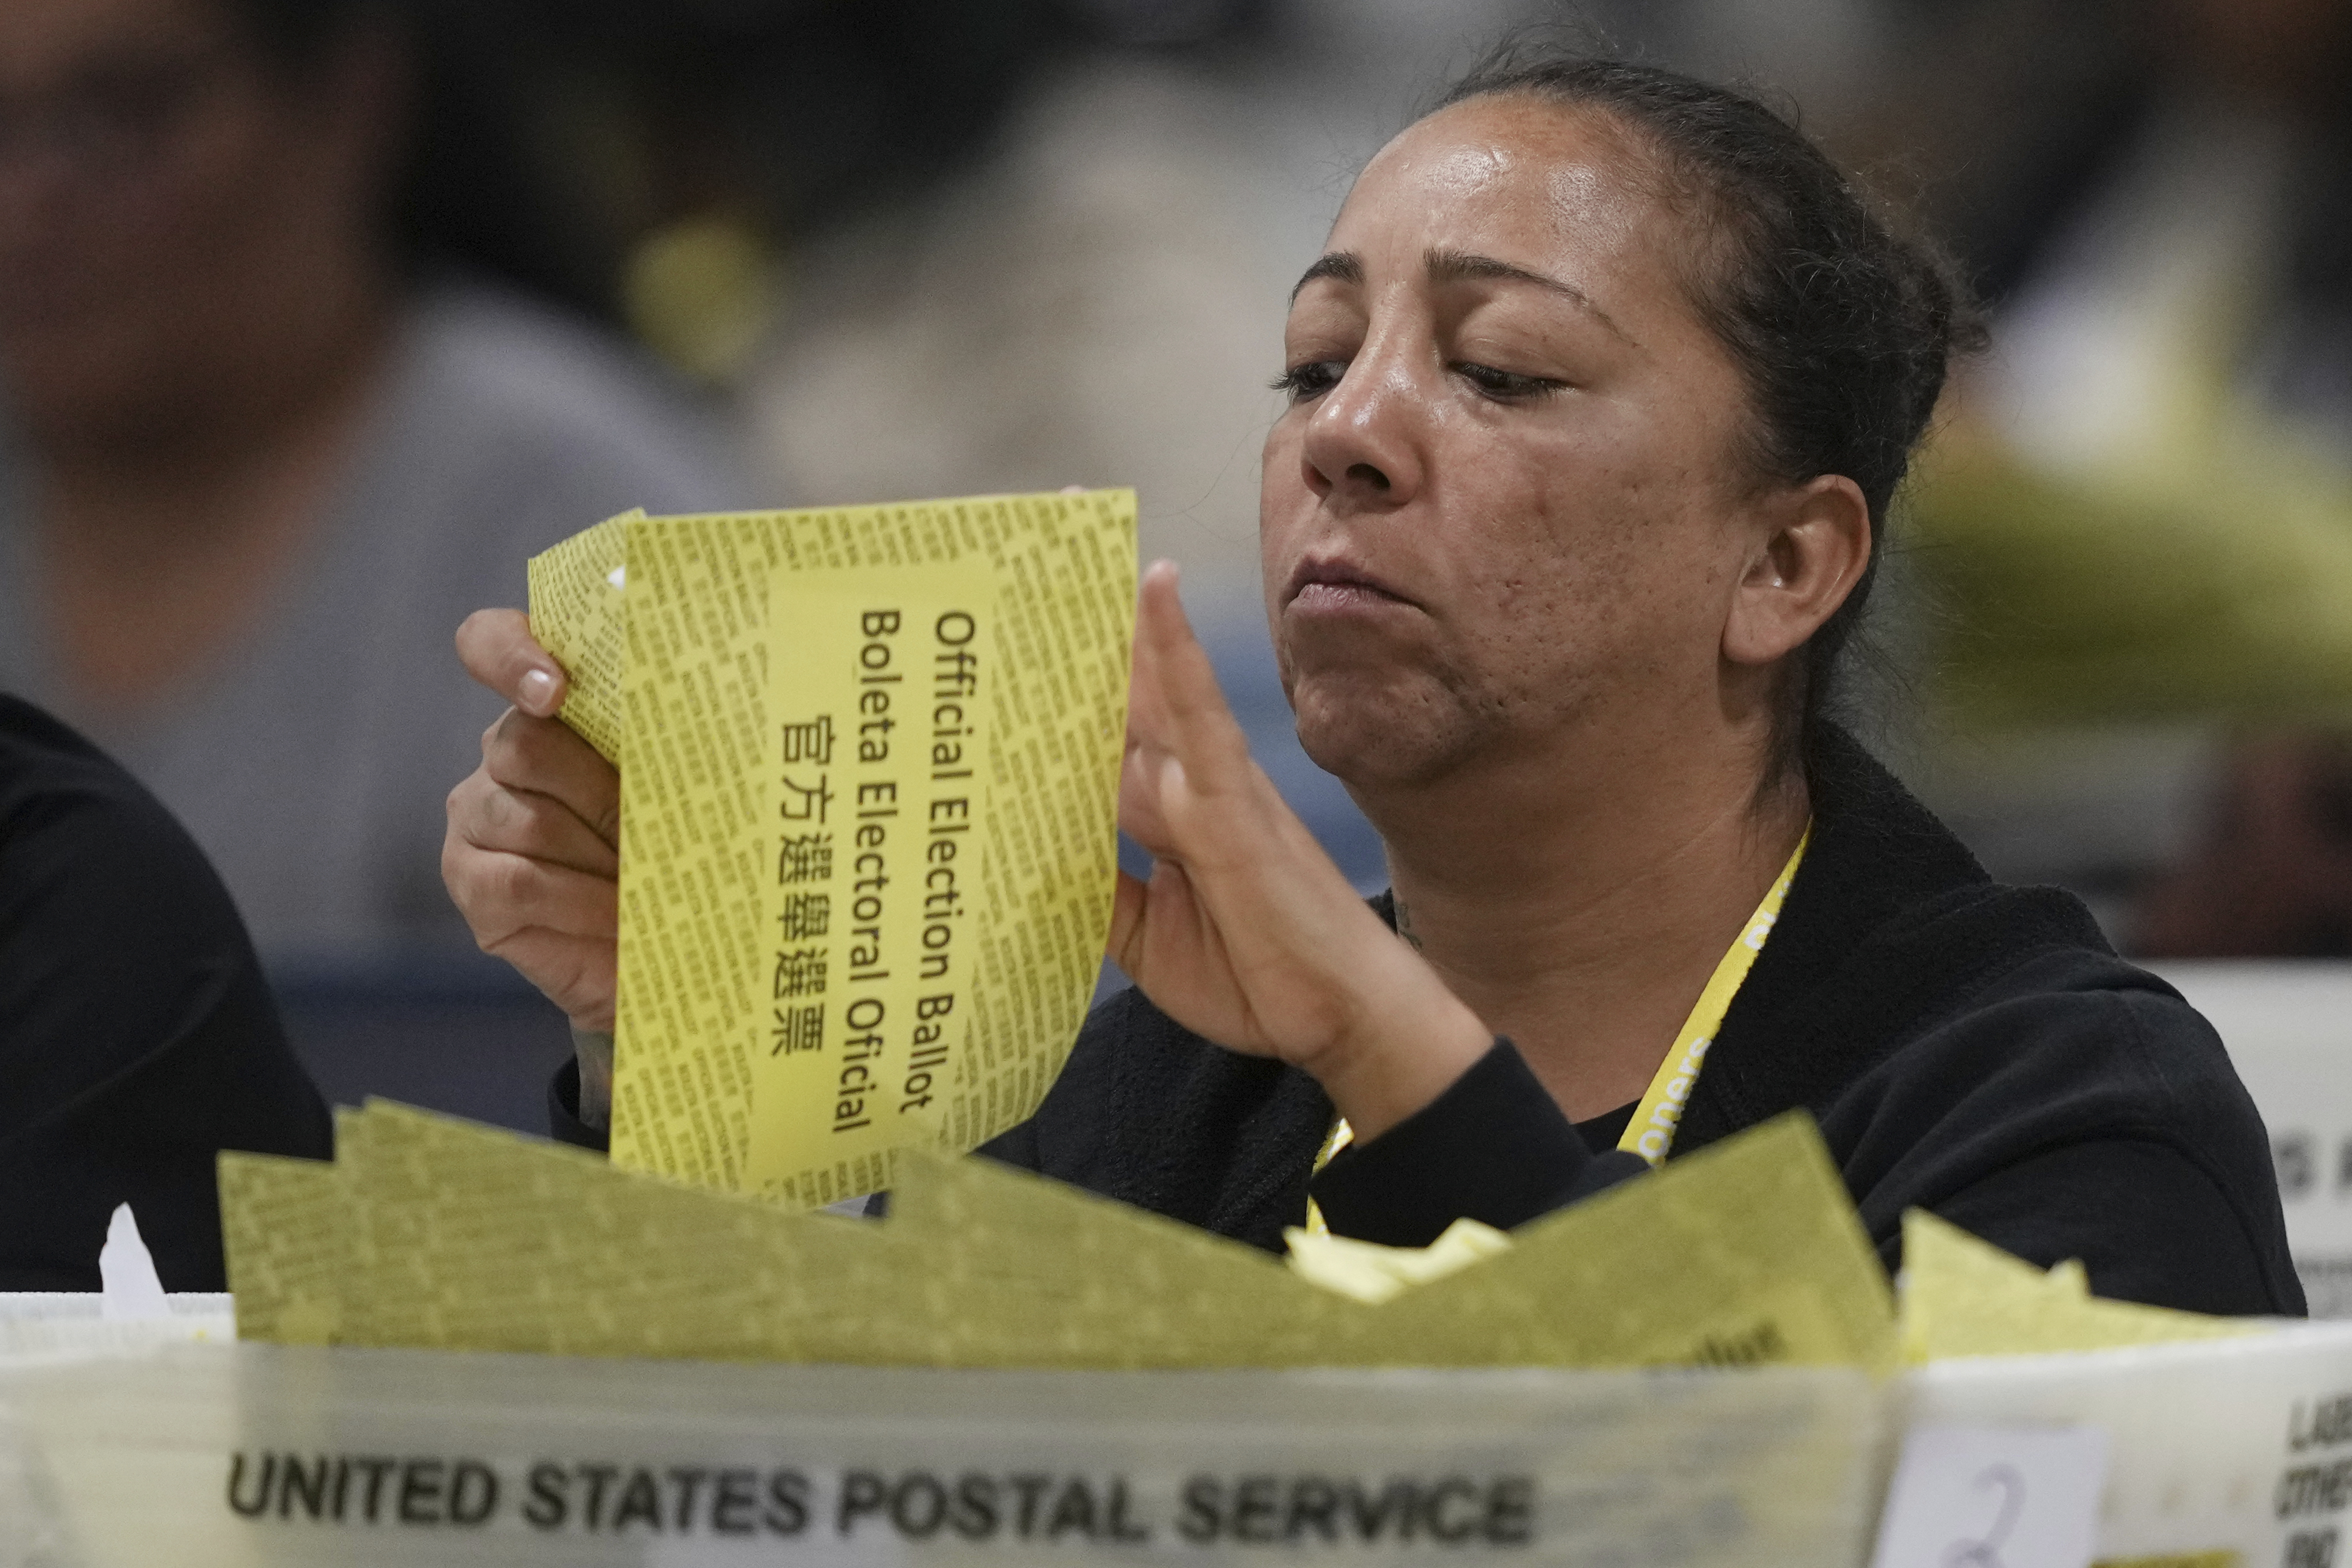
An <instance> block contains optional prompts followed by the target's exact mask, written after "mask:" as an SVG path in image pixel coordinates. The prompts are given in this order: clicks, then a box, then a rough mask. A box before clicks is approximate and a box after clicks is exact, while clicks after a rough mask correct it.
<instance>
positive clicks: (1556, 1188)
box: [983, 732, 2304, 1315]
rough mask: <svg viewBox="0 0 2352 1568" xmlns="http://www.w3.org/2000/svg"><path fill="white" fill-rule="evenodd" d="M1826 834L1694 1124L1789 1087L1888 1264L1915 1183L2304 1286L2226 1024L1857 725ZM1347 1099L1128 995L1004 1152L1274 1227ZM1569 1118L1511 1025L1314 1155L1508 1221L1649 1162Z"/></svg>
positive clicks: (2086, 1257) (1104, 1011) (1939, 1206)
mask: <svg viewBox="0 0 2352 1568" xmlns="http://www.w3.org/2000/svg"><path fill="white" fill-rule="evenodd" d="M1808 771H1809V775H1810V777H1811V784H1812V789H1813V807H1814V826H1813V840H1812V844H1811V848H1810V849H1809V850H1808V851H1807V852H1806V855H1805V859H1804V862H1803V863H1802V865H1801V867H1800V868H1799V870H1798V873H1797V879H1796V882H1795V883H1794V885H1793V886H1792V887H1791V888H1790V892H1789V897H1788V902H1787V904H1786V905H1785V906H1784V907H1783V910H1782V913H1781V916H1780V923H1779V924H1778V925H1776V926H1775V927H1774V928H1773V932H1772V936H1771V939H1770V940H1769V942H1768V943H1767V944H1766V945H1765V947H1764V951H1763V953H1762V955H1761V956H1759V958H1758V959H1757V962H1756V966H1755V967H1754V968H1753V969H1752V970H1751V971H1750V972H1749V974H1748V980H1747V983H1746V984H1745V985H1743V986H1742V987H1741V988H1740V990H1739V993H1738V998H1736V999H1735V1000H1734V1001H1733V1003H1732V1006H1731V1009H1730V1011H1729V1013H1728V1014H1727V1016H1726V1018H1725V1019H1724V1024H1723V1030H1722V1032H1721V1033H1720V1035H1719V1036H1718V1037H1717V1040H1716V1042H1715V1044H1714V1045H1713V1047H1712V1048H1711V1049H1710V1050H1709V1051H1708V1054H1707V1058H1706V1067H1705V1070H1704V1071H1702V1072H1701V1073H1700V1075H1699V1080H1698V1083H1697V1086H1696V1090H1695V1092H1693V1095H1692V1098H1691V1101H1690V1103H1689V1105H1688V1107H1687V1108H1686V1110H1685V1114H1684V1118H1683V1123H1682V1129H1681V1132H1680V1134H1678V1135H1677V1137H1676V1138H1675V1145H1674V1150H1673V1155H1674V1157H1680V1156H1682V1155H1687V1154H1690V1153H1692V1152H1693V1151H1695V1150H1697V1149H1703V1148H1705V1147H1706V1145H1709V1144H1711V1143H1714V1142H1716V1141H1717V1139H1720V1138H1725V1137H1728V1136H1730V1135H1731V1134H1734V1133H1737V1132H1738V1131H1739V1130H1740V1129H1742V1128H1744V1127H1750V1126H1753V1125H1755V1124H1757V1123H1759V1122H1761V1121H1764V1120H1765V1119H1767V1118H1768V1117H1770V1116H1773V1115H1776V1114H1778V1113H1781V1112H1783V1111H1788V1110H1791V1109H1797V1108H1801V1109H1804V1110H1807V1111H1810V1112H1811V1113H1812V1114H1813V1117H1814V1119H1815V1120H1816V1121H1817V1122H1819V1123H1820V1124H1821V1129H1822V1135H1823V1136H1824V1137H1825V1138H1826V1139H1827V1141H1828V1143H1829V1146H1830V1150H1831V1153H1832V1155H1833V1156H1834V1157H1835V1159H1836V1160H1837V1163H1838V1166H1839V1167H1840V1169H1841V1170H1843V1173H1844V1175H1845V1179H1846V1185H1847V1186H1848V1187H1849V1188H1850V1189H1851V1190H1852V1192H1853V1198H1854V1201H1855V1203H1856V1204H1857V1205H1859V1206H1860V1207H1861V1210H1862V1218H1863V1221H1864V1225H1865V1226H1867V1227H1868V1228H1869V1231H1870V1234H1871V1237H1872V1238H1873V1239H1874V1241H1875V1242H1876V1243H1877V1246H1878V1249H1879V1253H1880V1256H1881V1257H1882V1258H1883V1259H1884V1260H1885V1263H1886V1265H1887V1267H1888V1269H1889V1270H1893V1269H1894V1268H1895V1266H1896V1265H1897V1264H1898V1262H1899V1261H1900V1249H1901V1230H1902V1218H1903V1211H1904V1210H1905V1209H1906V1208H1910V1207H1915V1206H1916V1207H1923V1208H1927V1209H1931V1210H1933V1211H1934V1212H1936V1213H1937V1214H1939V1215H1942V1216H1943V1217H1944V1218H1947V1219H1949V1220H1951V1221H1952V1222H1953V1223H1955V1224H1957V1225H1958V1226H1960V1227H1962V1228H1965V1229H1968V1230H1970V1231H1973V1232H1974V1233H1975V1234H1977V1235H1979V1236H1981V1237H1983V1238H1984V1239H1986V1240H1988V1241H1990V1242H1993V1243H1994V1244H1995V1245H1997V1246H2000V1247H2002V1248H2005V1249H2008V1250H2009V1251H2011V1252H2013V1253H2016V1254H2017V1255H2018V1256H2020V1257H2022V1258H2026V1259H2030V1260H2032V1261H2034V1262H2036V1263H2041V1264H2049V1263H2054V1262H2056V1261H2058V1260H2061V1259H2065V1258H2079V1259H2081V1260H2083V1262H2084V1265H2085V1266H2086V1267H2087V1268H2088V1270H2089V1272H2090V1277H2091V1284H2092V1288H2093V1289H2094V1290H2095V1291H2097V1292H2098V1293H2099V1294H2101V1295H2105V1296H2111V1297H2116V1298H2118V1299H2121V1300H2126V1301H2147V1302H2151V1303H2155V1304H2158V1305H2163V1306H2171V1307H2180V1308H2185V1309H2189V1310H2192V1311H2197V1312H2231V1313H2255V1312H2276V1313H2294V1314H2298V1315H2299V1314H2300V1313H2301V1312H2303V1310H2304V1302H2303V1291H2302V1289H2301V1287H2300V1286H2299V1285H2298V1284H2297V1282H2296V1280H2295V1275H2294V1266H2293V1264H2292V1262H2291V1261H2290V1260H2289V1258H2288V1255H2287V1247H2286V1234H2285V1228H2284V1222H2283V1221H2282V1219H2281V1218H2280V1213H2279V1200H2278V1190H2277V1187H2276V1185H2275V1183H2274V1180H2273V1175H2272V1169H2271V1161H2270V1152H2269V1145H2268V1140H2267V1138H2266V1137H2265V1135H2264V1133H2263V1124H2262V1120H2261V1118H2260V1117H2259V1116H2258V1115H2257V1114H2256V1113H2255V1111H2254V1107H2253V1103H2252V1101H2251V1100H2249V1099H2248V1098H2247V1096H2246V1092H2245V1090H2244V1089H2243V1088H2242V1086H2241V1085H2240V1084H2239V1082H2238V1078H2237V1074H2236V1073H2235V1072H2234V1071H2232V1070H2231V1066H2230V1062H2229V1059H2228V1057H2227V1056H2226V1055H2224V1054H2223V1052H2222V1049H2221V1040H2219V1039H2218V1038H2217V1037H2216V1036H2215V1035H2214V1033H2213V1030H2212V1028H2211V1027H2210V1025H2208V1024H2207V1023H2206V1022H2205V1020H2204V1019H2202V1018H2200V1016H2198V1014H2197V1013H2196V1012H2195V1011H2194V1010H2193V1009H2190V1008H2189V1004H2188V1003H2186V1002H2184V1001H2183V1000H2181V998H2180V997H2179V994H2178V993H2176V992H2175V991H2173V990H2172V989H2171V988H2169V987H2168V986H2166V985H2165V984H2164V983H2163V982H2161V981H2160V980H2158V979H2156V978H2155V977H2152V976H2149V975H2147V974H2144V973H2142V972H2141V971H2139V970H2137V969H2135V968H2133V967H2131V966H2130V965H2128V964H2126V963H2124V962H2123V961H2122V960H2121V959H2119V958H2117V957H2116V956H2115V953H2114V951H2113V950H2112V949H2111V948H2110V947H2109V946H2107V944H2106V942H2105V940H2104V939H2103V938H2102V937H2101V936H2100V935H2099V931H2098V928H2097V926H2096V925H2094V924H2093V922H2092V920H2091V917H2090V915H2089V913H2088V912H2087V911H2085V910H2084V907H2083V906H2082V904H2080V903H2079V902H2078V901H2076V900H2075V899H2074V897H2073V896H2071V895H2070V894H2065V893H2063V892H2060V891H2058V890H2056V889H2053V888H2011V887H2003V886H2000V885H1998V884H1996V883H1993V882H1991V881H1990V879H1989V878H1987V876H1986V875H1985V873H1984V871H1983V869H1982V868H1981V867H1979V865H1978V864H1977V862H1976V861H1975V859H1974V858H1973V857H1972V856H1970V855H1969V852H1968V851H1967V850H1966V849H1964V848H1962V847H1961V845H1960V844H1959V842H1958V841H1957V840H1955V839H1954V838H1953V837H1952V836H1951V835H1950V834H1949V833H1948V831H1945V829H1944V828H1943V826H1942V825H1941V824H1940V823H1938V822H1937V821H1936V820H1935V818H1934V817H1932V816H1930V815H1929V814H1928V813H1927V810H1925V809H1924V808H1923V807H1921V806H1920V805H1919V803H1918V802H1917V801H1916V800H1913V799H1912V798H1911V796H1910V795H1909V794H1908V793H1907V792H1906V790H1905V789H1903V787H1902V785H1900V784H1899V783H1897V782H1896V781H1895V779H1894V778H1893V776H1892V775H1890V774H1888V773H1887V772H1886V770H1885V768H1881V767H1880V766H1879V765H1878V764H1877V762H1875V761H1874V760H1873V759H1872V758H1870V757H1869V756H1868V755H1867V754H1866V753H1865V752H1864V750H1863V749H1862V748H1861V747H1859V746H1857V745H1856V744H1855V743H1854V742H1853V741H1852V740H1851V739H1848V738H1846V737H1843V736H1842V735H1839V734H1836V733H1834V732H1831V733H1829V734H1827V735H1825V736H1824V737H1822V740H1821V742H1820V744H1819V745H1818V746H1817V747H1815V756H1814V758H1813V761H1812V765H1811V768H1809V769H1808ZM1331 1119H1332V1110H1331V1104H1330V1102H1329V1101H1328V1100H1327V1099H1326V1098H1325V1097H1324V1095H1323V1092H1322V1090H1321V1089H1320V1088H1319V1087H1318V1085H1317V1084H1316V1083H1315V1082H1314V1081H1313V1080H1312V1079H1310V1078H1308V1077H1307V1076H1306V1075H1305V1074H1304V1073H1301V1072H1298V1071H1294V1070H1292V1069H1289V1068H1286V1067H1284V1066H1281V1065H1279V1064H1278V1063H1276V1062H1272V1061H1265V1060H1263V1059H1260V1058H1255V1057H1246V1056H1240V1055H1236V1054H1234V1052H1232V1051H1224V1050H1222V1049H1220V1048H1219V1047H1217V1046H1214V1045H1212V1044H1210V1043H1208V1042H1207V1041H1205V1040H1202V1039H1200V1038H1199V1037H1198V1036H1196V1035H1193V1034H1191V1033H1189V1032H1188V1031H1186V1030H1184V1029H1183V1028H1181V1026H1179V1025H1178V1024H1176V1023H1175V1022H1174V1021H1172V1020H1171V1019H1169V1018H1168V1017H1167V1015H1166V1014H1164V1013H1162V1012H1160V1010H1159V1009H1157V1008H1155V1007H1153V1006H1152V1005H1151V1003H1150V1001H1149V1000H1148V999H1146V998H1144V997H1143V995H1142V994H1141V993H1140V992H1139V991H1133V990H1129V991H1126V992H1123V993H1121V994H1119V995H1118V996H1116V997H1113V998H1110V999H1108V1000H1107V1001H1105V1002H1104V1003H1103V1004H1102V1005H1101V1006H1099V1007H1098V1008H1097V1009H1095V1012H1094V1014H1093V1016H1092V1017H1091V1018H1089V1019H1087V1025H1086V1029H1085V1030H1084V1032H1083V1033H1081V1034H1080V1036H1079V1038H1078V1043H1077V1047H1076V1051H1074V1052H1073V1053H1072V1055H1071V1057H1070V1061H1069V1065H1068V1066H1067V1067H1066V1069H1064V1071H1063V1072H1062V1075H1061V1078H1060V1079H1059V1080H1058V1081H1057V1082H1055V1085H1054V1087H1053V1089H1052V1091H1051V1092H1049V1093H1048V1094H1047V1095H1046V1097H1045V1103H1043V1104H1042V1105H1040V1106H1039V1107H1038V1110H1037V1113H1036V1114H1035V1115H1034V1116H1033V1117H1032V1118H1030V1120H1028V1121H1027V1122H1025V1123H1024V1124H1021V1125H1020V1126H1018V1127H1015V1128H1013V1130H1012V1131H1011V1132H1009V1133H1007V1134H1004V1135H1003V1137H1001V1138H999V1139H997V1140H996V1141H995V1142H993V1143H992V1144H990V1145H987V1147H986V1148H985V1150H984V1151H983V1152H984V1153H987V1154H989V1155H994V1156H995V1157H997V1158H999V1159H1002V1160H1004V1161H1006V1162H1008V1163H1010V1164H1013V1165H1016V1166H1023V1167H1025V1168H1027V1169H1030V1170H1034V1171H1039V1172H1042V1173H1043V1174H1045V1175H1046V1176H1056V1177H1059V1178H1061V1179H1062V1180H1065V1181H1068V1182H1072V1183H1075V1184H1076V1185H1077V1186H1084V1187H1087V1188H1090V1189H1092V1190H1094V1191H1096V1192H1099V1193H1103V1194H1106V1195H1108V1196H1109V1197H1116V1198H1119V1199H1122V1200H1123V1201H1125V1202H1128V1203H1132V1204H1136V1205H1138V1206H1139V1207H1144V1208H1149V1209H1152V1210H1155V1211H1156V1212H1159V1213H1161V1214H1165V1215H1170V1216H1172V1217H1173V1218H1178V1219H1182V1220H1187V1221H1189V1222H1191V1223H1192V1224H1194V1225H1198V1226H1202V1227H1204V1228H1208V1229H1211V1230H1214V1231H1218V1232H1221V1233H1223V1234H1224V1235H1228V1236H1233V1237H1237V1238H1239V1239H1242V1240H1244V1241H1248V1242H1251V1243H1254V1244H1255V1245H1257V1246H1260V1247H1265V1248H1269V1249H1278V1248H1279V1247H1280V1246H1281V1244H1282V1243H1281V1234H1282V1229H1283V1227H1285V1226H1286V1225H1295V1224H1297V1222H1298V1220H1299V1218H1300V1216H1301V1214H1302V1212H1303V1210H1304V1209H1305V1207H1306V1202H1307V1190H1308V1182H1307V1174H1308V1170H1309V1167H1310V1166H1311V1165H1312V1164H1313V1161H1314V1157H1315V1154H1316V1151H1317V1148H1318V1145H1319V1144H1320V1141H1321V1139H1322V1138H1323V1136H1324V1135H1325V1134H1326V1132H1327V1131H1328V1128H1329V1126H1330V1124H1331ZM1622 1120H1623V1118H1622V1114H1621V1115H1620V1116H1619V1117H1617V1118H1614V1119H1613V1124H1612V1126H1611V1127H1608V1128H1598V1127H1596V1125H1595V1124H1587V1125H1586V1128H1585V1130H1584V1135H1583V1136H1580V1135H1579V1132H1578V1129H1576V1128H1575V1127H1573V1126H1571V1125H1570V1123H1569V1122H1568V1120H1567V1118H1566V1117H1565V1116H1564V1115H1562V1114H1561V1113H1560V1112H1559V1108H1558V1107H1557V1105H1556V1104H1555V1103H1553V1101H1552V1100H1551V1099H1550V1097H1549V1095H1548V1094H1546V1093H1545V1092H1543V1089H1542V1087H1541V1086H1540V1084H1538V1082H1537V1081H1536V1080H1535V1078H1534V1076H1533V1074H1532V1073H1530V1072H1529V1071H1528V1069H1527V1068H1526V1066H1525V1064H1524V1063H1523V1062H1521V1061H1519V1059H1518V1056H1517V1051H1514V1050H1512V1048H1511V1047H1510V1045H1509V1043H1508V1042H1507V1041H1498V1042H1497V1043H1496V1049H1495V1051H1493V1052H1492V1053H1490V1054H1489V1055H1488V1057H1487V1058H1486V1060H1485V1061H1482V1062H1480V1063H1479V1064H1478V1065H1477V1066H1476V1067H1475V1068H1474V1069H1472V1071H1470V1072H1469V1073H1467V1074H1465V1076H1464V1078H1463V1079H1462V1080H1461V1081H1460V1082H1457V1083H1456V1084H1455V1085H1454V1088H1453V1089H1451V1090H1449V1091H1448V1092H1446V1093H1445V1094H1444V1096H1442V1097H1441V1098H1440V1099H1439V1100H1438V1101H1437V1102H1436V1103H1434V1104H1433V1105H1431V1106H1429V1107H1428V1108H1427V1109H1425V1110H1423V1112H1421V1113H1419V1114H1418V1115H1416V1116H1414V1117H1412V1119H1410V1120H1408V1121H1407V1122H1405V1123H1403V1124H1401V1125H1399V1126H1398V1127H1395V1128H1393V1129H1391V1131H1390V1132H1388V1133H1387V1134H1384V1135H1382V1136H1381V1137H1380V1138H1378V1139H1375V1140H1373V1141H1372V1142H1371V1143H1370V1144H1367V1145H1360V1146H1359V1147H1357V1148H1353V1149H1349V1150H1347V1151H1343V1152H1342V1153H1341V1154H1340V1155H1339V1157H1337V1158H1335V1159H1334V1160H1333V1161H1332V1162H1331V1163H1330V1164H1329V1165H1328V1166H1327V1167H1325V1169H1324V1171H1323V1173H1322V1174H1321V1175H1320V1176H1318V1177H1317V1178H1316V1181H1315V1184H1314V1191H1315V1196H1316V1198H1317V1200H1318V1202H1319V1203H1320V1204H1321V1206H1322V1207H1323V1209H1324V1211H1325V1213H1326V1214H1327V1215H1328V1217H1329V1218H1330V1219H1331V1223H1332V1226H1333V1228H1335V1229H1337V1230H1339V1231H1340V1232H1342V1233H1343V1234H1347V1235H1353V1236H1359V1237H1362V1238H1364V1239H1370V1240H1387V1241H1391V1242H1396V1243H1400V1244H1419V1243H1424V1242H1427V1241H1429V1240H1431V1239H1433V1238H1434V1236H1435V1234H1436V1232H1437V1230H1439V1229H1442V1228H1444V1224H1445V1223H1446V1222H1447V1221H1449V1220H1451V1219H1452V1218H1454V1216H1456V1215H1468V1216H1471V1217H1473V1218H1479V1219H1484V1220H1486V1221H1488V1222H1490V1223H1492V1224H1496V1225H1498V1226H1503V1227H1506V1228H1507V1227H1510V1226H1513V1225H1517V1224H1519V1223H1521V1222H1523V1221H1525V1220H1528V1219H1530V1218H1534V1217H1536V1216H1537V1215H1538V1214H1541V1213H1544V1212H1547V1211H1549V1209H1551V1208H1554V1207H1559V1205H1560V1204H1561V1203H1564V1202H1569V1201H1573V1200H1574V1199H1575V1198H1576V1197H1580V1196H1582V1195H1583V1194H1584V1193H1587V1192H1590V1191H1592V1190H1594V1189H1596V1188H1598V1187H1600V1186H1606V1185H1608V1184H1609V1183H1611V1182H1612V1181H1614V1180H1619V1179H1623V1178H1624V1177H1625V1176H1628V1175H1630V1174H1634V1173H1636V1172H1638V1171H1639V1169H1640V1168H1641V1167H1640V1162H1639V1161H1638V1160H1636V1159H1635V1158H1634V1157H1633V1155H1616V1154H1613V1153H1611V1154H1596V1153H1594V1152H1592V1151H1591V1149H1590V1148H1589V1147H1588V1144H1596V1145H1599V1146H1600V1147H1601V1148H1606V1147H1607V1146H1608V1145H1609V1143H1611V1142H1612V1141H1613V1138H1612V1136H1610V1135H1609V1134H1613V1130H1614V1126H1615V1125H1622Z"/></svg>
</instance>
